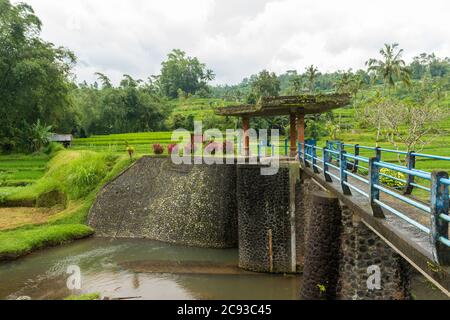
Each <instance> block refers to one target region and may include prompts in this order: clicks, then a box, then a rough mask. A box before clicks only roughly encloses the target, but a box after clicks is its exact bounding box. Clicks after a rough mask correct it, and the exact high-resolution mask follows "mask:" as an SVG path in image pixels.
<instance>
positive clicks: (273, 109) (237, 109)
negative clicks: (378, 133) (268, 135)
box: [216, 93, 351, 117]
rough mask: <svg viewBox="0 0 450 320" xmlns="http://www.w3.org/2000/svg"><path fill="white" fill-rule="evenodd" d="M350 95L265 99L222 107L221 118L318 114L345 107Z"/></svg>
mask: <svg viewBox="0 0 450 320" xmlns="http://www.w3.org/2000/svg"><path fill="white" fill-rule="evenodd" d="M350 99H351V96H350V94H348V93H331V94H330V93H328V94H302V95H298V96H281V97H263V98H261V99H260V100H259V101H258V103H257V104H243V105H237V106H228V107H221V108H217V109H216V114H217V115H221V116H239V117H244V116H252V117H253V116H254V117H264V116H282V115H289V114H291V113H300V114H311V113H312V114H317V113H323V112H327V111H329V110H332V109H337V108H341V107H344V106H346V105H348V104H349V103H350Z"/></svg>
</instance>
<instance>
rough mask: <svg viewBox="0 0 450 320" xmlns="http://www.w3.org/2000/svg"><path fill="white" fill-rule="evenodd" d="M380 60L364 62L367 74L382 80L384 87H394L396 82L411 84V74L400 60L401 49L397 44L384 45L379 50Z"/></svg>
mask: <svg viewBox="0 0 450 320" xmlns="http://www.w3.org/2000/svg"><path fill="white" fill-rule="evenodd" d="M380 54H381V57H382V59H370V60H369V61H367V62H366V65H367V66H368V67H369V68H368V71H369V72H374V73H375V74H376V75H377V76H378V77H380V78H382V79H383V81H384V84H385V86H386V85H387V86H389V88H392V87H395V83H396V81H399V80H400V81H402V82H403V83H404V84H406V85H407V86H409V85H410V84H411V72H410V70H409V69H408V68H407V66H406V63H405V61H404V60H403V59H402V55H403V49H399V48H398V43H394V44H385V45H384V48H382V49H381V50H380Z"/></svg>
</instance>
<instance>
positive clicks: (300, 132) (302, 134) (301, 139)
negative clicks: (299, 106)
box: [297, 113, 305, 153]
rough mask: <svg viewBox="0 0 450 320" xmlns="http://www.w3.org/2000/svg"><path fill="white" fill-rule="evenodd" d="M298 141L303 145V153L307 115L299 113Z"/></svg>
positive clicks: (303, 149)
mask: <svg viewBox="0 0 450 320" xmlns="http://www.w3.org/2000/svg"><path fill="white" fill-rule="evenodd" d="M297 130H298V133H297V141H298V142H299V143H302V150H301V151H302V153H303V152H304V151H305V146H304V144H305V115H304V114H303V113H299V114H298V115H297Z"/></svg>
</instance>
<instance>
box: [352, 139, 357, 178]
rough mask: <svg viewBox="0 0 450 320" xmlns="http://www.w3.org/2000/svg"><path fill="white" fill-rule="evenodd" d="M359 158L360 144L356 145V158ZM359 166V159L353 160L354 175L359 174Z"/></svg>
mask: <svg viewBox="0 0 450 320" xmlns="http://www.w3.org/2000/svg"><path fill="white" fill-rule="evenodd" d="M356 157H359V144H355V158H356ZM358 165H359V160H358V159H353V170H352V172H353V173H357V172H358Z"/></svg>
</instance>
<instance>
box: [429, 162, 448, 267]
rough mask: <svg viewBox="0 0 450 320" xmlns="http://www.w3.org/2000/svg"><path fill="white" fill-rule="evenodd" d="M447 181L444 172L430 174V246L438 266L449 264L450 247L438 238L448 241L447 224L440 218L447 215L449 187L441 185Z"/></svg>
mask: <svg viewBox="0 0 450 320" xmlns="http://www.w3.org/2000/svg"><path fill="white" fill-rule="evenodd" d="M441 179H448V173H447V172H445V171H433V173H432V174H431V236H430V238H431V245H432V250H433V257H434V259H435V261H436V262H438V263H439V264H440V265H449V264H450V247H447V246H446V245H445V244H443V243H442V242H441V241H440V240H439V238H440V237H444V238H446V239H448V222H447V221H445V220H444V219H442V218H441V217H440V215H447V216H448V213H449V196H448V189H449V187H448V186H447V185H446V184H444V183H441Z"/></svg>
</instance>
